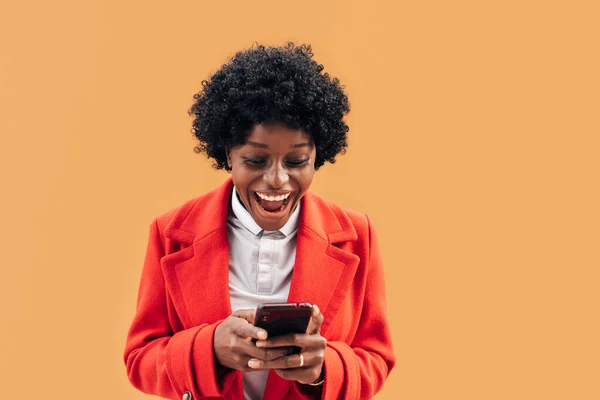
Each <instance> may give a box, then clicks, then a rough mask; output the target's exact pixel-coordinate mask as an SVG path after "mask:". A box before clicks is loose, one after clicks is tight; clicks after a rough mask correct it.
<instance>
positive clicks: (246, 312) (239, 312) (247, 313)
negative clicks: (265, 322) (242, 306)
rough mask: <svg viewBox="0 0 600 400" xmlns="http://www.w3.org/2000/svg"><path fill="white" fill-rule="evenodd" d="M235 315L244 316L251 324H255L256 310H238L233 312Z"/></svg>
mask: <svg viewBox="0 0 600 400" xmlns="http://www.w3.org/2000/svg"><path fill="white" fill-rule="evenodd" d="M232 315H233V316H234V317H238V318H242V319H245V320H246V321H248V323H250V324H254V317H255V315H256V310H255V309H253V310H237V311H236V312H234V313H233V314H232Z"/></svg>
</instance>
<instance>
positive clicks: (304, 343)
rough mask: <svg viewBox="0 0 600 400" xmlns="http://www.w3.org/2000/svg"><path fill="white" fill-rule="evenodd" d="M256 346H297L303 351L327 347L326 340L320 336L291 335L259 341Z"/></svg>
mask: <svg viewBox="0 0 600 400" xmlns="http://www.w3.org/2000/svg"><path fill="white" fill-rule="evenodd" d="M256 346H257V347H261V348H273V347H289V346H297V347H301V348H303V349H306V348H322V349H324V348H325V347H326V346H327V340H326V339H325V338H324V337H323V336H321V335H308V334H301V333H292V334H289V335H280V336H275V337H272V338H270V339H267V340H259V341H257V342H256Z"/></svg>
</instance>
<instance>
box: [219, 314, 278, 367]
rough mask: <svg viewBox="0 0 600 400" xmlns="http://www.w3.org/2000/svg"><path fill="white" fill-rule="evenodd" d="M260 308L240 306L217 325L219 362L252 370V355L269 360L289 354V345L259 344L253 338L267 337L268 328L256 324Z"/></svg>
mask: <svg viewBox="0 0 600 400" xmlns="http://www.w3.org/2000/svg"><path fill="white" fill-rule="evenodd" d="M255 312H256V310H238V311H236V312H234V313H233V314H232V315H230V316H229V317H227V318H226V319H225V320H224V321H223V322H221V323H220V324H219V325H218V326H217V328H216V329H215V335H214V338H213V347H214V349H215V356H216V358H217V361H218V362H219V364H221V365H222V366H224V367H227V368H231V369H236V370H239V371H252V370H253V369H252V368H250V367H249V366H248V361H250V359H256V360H260V361H261V362H268V361H271V360H275V359H278V358H281V357H283V356H285V355H288V354H289V351H288V348H287V347H283V348H277V349H267V348H259V347H256V345H255V344H254V343H252V339H261V340H264V339H267V332H266V331H265V330H264V329H260V328H257V327H255V326H254V325H252V324H253V323H254V314H255Z"/></svg>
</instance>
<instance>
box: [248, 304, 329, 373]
mask: <svg viewBox="0 0 600 400" xmlns="http://www.w3.org/2000/svg"><path fill="white" fill-rule="evenodd" d="M323 320H324V317H323V314H321V311H320V310H319V307H317V306H316V305H315V306H313V314H312V316H311V319H310V322H309V324H308V329H307V333H306V334H290V335H281V336H277V337H274V338H271V339H266V340H265V339H261V340H258V341H257V342H256V346H257V347H258V348H262V349H268V350H276V349H279V348H284V349H286V348H288V347H289V346H298V347H300V348H301V349H302V351H301V353H300V354H292V355H289V356H288V355H284V356H282V357H279V358H276V359H271V360H266V359H259V358H253V359H251V360H250V362H249V365H250V367H251V368H252V369H253V370H257V369H273V370H274V371H275V373H277V375H279V376H280V377H282V378H283V379H288V380H294V381H298V382H300V383H312V382H316V381H318V380H320V377H321V373H322V372H323V361H324V359H325V348H326V347H327V340H326V339H325V338H324V337H323V336H321V334H320V332H321V325H322V324H323ZM301 356H302V357H301Z"/></svg>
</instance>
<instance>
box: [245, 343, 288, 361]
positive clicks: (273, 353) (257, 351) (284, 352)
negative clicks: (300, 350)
mask: <svg viewBox="0 0 600 400" xmlns="http://www.w3.org/2000/svg"><path fill="white" fill-rule="evenodd" d="M289 350H290V348H289V347H275V348H272V349H261V348H259V347H256V345H255V344H254V343H251V342H250V343H249V344H248V346H247V347H246V346H244V352H245V353H246V354H247V355H248V356H250V358H256V359H258V360H263V361H272V360H276V359H278V358H280V357H285V356H288V355H290V354H291V352H290V351H289Z"/></svg>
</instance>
